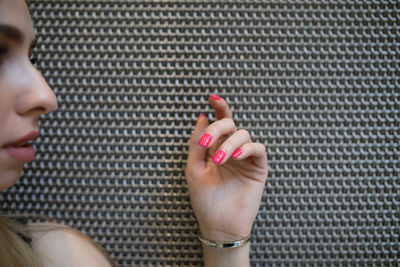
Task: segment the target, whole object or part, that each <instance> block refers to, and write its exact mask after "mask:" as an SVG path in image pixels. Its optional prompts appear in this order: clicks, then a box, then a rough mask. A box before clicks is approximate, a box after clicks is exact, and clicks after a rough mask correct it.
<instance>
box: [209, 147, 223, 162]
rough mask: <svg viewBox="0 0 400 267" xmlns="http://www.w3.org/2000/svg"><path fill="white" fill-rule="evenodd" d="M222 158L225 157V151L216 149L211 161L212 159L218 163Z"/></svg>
mask: <svg viewBox="0 0 400 267" xmlns="http://www.w3.org/2000/svg"><path fill="white" fill-rule="evenodd" d="M224 158H225V151H223V150H218V151H217V153H215V155H214V157H213V159H212V161H214V162H215V163H217V164H219V163H221V162H222V161H223V160H224Z"/></svg>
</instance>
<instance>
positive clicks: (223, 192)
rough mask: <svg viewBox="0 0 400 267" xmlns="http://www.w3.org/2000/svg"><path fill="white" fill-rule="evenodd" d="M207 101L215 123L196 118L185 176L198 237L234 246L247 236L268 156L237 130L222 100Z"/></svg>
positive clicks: (256, 209) (257, 203)
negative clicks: (232, 243)
mask: <svg viewBox="0 0 400 267" xmlns="http://www.w3.org/2000/svg"><path fill="white" fill-rule="evenodd" d="M209 101H210V104H211V106H212V107H213V108H214V109H215V114H216V119H217V120H216V121H215V122H213V123H212V124H210V125H209V123H208V120H207V118H206V117H205V116H204V115H202V114H201V115H200V116H199V119H198V121H197V123H196V127H195V129H194V132H193V134H192V136H191V138H190V141H189V158H188V162H187V166H186V170H185V174H186V179H187V183H188V186H189V194H190V200H191V203H192V207H193V210H194V213H195V215H196V217H197V220H198V222H199V226H200V231H201V235H202V236H203V237H204V238H207V239H211V240H219V241H234V240H239V239H242V238H244V237H246V236H247V235H249V233H250V232H251V228H252V225H253V221H254V219H255V217H256V216H257V213H258V208H259V206H260V201H261V197H262V193H263V190H264V185H265V182H266V179H267V154H266V150H265V146H264V145H263V144H261V143H252V142H251V137H250V135H249V133H248V131H246V130H237V129H236V126H235V123H234V122H233V120H232V113H231V111H230V109H229V107H228V104H227V103H226V102H225V100H223V99H221V98H219V97H218V96H216V95H212V96H210V98H209ZM210 138H211V139H210ZM199 142H200V144H199Z"/></svg>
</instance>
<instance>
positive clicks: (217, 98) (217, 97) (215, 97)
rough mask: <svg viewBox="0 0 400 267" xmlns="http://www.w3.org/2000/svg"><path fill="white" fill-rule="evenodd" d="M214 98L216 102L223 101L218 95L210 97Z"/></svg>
mask: <svg viewBox="0 0 400 267" xmlns="http://www.w3.org/2000/svg"><path fill="white" fill-rule="evenodd" d="M210 96H211V97H212V98H214V99H215V100H221V98H220V97H219V96H217V95H210Z"/></svg>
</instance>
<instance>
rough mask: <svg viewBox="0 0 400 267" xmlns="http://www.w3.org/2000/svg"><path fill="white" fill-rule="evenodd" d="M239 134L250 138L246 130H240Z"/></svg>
mask: <svg viewBox="0 0 400 267" xmlns="http://www.w3.org/2000/svg"><path fill="white" fill-rule="evenodd" d="M238 133H240V134H241V135H243V136H245V137H246V138H247V139H249V138H250V133H249V131H247V130H246V129H240V130H238Z"/></svg>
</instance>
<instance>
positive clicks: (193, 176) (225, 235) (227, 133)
mask: <svg viewBox="0 0 400 267" xmlns="http://www.w3.org/2000/svg"><path fill="white" fill-rule="evenodd" d="M34 46H35V36H34V31H33V26H32V22H31V19H30V15H29V11H28V9H27V6H26V4H25V2H24V1H23V0H0V125H1V127H0V190H4V189H6V188H8V187H10V186H12V185H13V184H15V183H16V182H17V180H18V178H19V176H20V175H21V172H22V168H23V165H24V163H27V162H31V161H32V160H34V157H35V151H34V149H33V147H32V145H30V144H29V143H30V142H32V141H33V140H34V139H35V138H37V137H38V136H39V133H40V130H39V126H38V120H39V117H40V116H41V115H44V114H48V113H50V112H52V111H53V110H54V109H55V108H56V106H57V100H56V96H55V95H54V93H53V92H52V90H51V89H50V87H49V86H48V84H47V83H46V81H45V80H44V79H43V77H42V76H41V74H40V73H39V72H38V71H37V70H36V69H35V67H34V66H33V65H32V62H31V61H30V58H31V57H32V54H33V49H34ZM209 102H210V104H211V106H212V107H213V108H214V109H215V114H216V119H217V120H216V121H215V122H214V123H211V124H209V122H208V120H207V118H206V117H205V116H204V115H203V114H200V116H199V118H198V120H197V123H196V126H195V129H194V132H193V134H192V136H191V138H190V140H189V156H188V162H187V167H186V170H185V174H186V178H187V183H188V187H189V194H190V199H191V204H192V207H193V210H194V213H195V215H196V218H197V220H198V223H199V226H200V233H201V237H200V238H199V239H200V241H201V242H202V247H203V254H204V263H205V265H206V266H248V265H249V248H250V243H249V242H247V241H248V240H249V234H250V232H251V227H252V224H253V221H254V218H255V217H256V215H257V212H258V207H259V205H260V201H261V196H262V192H263V187H264V184H265V181H266V178H267V157H266V151H265V147H264V145H263V144H260V143H253V142H251V138H250V135H249V133H248V132H247V131H246V130H237V129H236V126H235V124H234V122H233V120H232V113H231V111H230V109H229V107H228V105H227V103H226V102H225V101H224V100H223V99H222V98H220V97H218V96H217V95H212V96H210V98H209ZM28 235H29V236H28ZM234 241H238V242H234ZM0 245H1V246H0V265H1V266H3V265H4V266H19V265H20V266H31V265H32V266H34V265H37V266H41V265H43V266H109V265H110V264H111V263H110V261H109V260H107V258H106V256H104V254H103V253H101V249H100V248H99V247H98V246H97V245H95V244H94V243H93V242H92V241H90V239H89V238H87V237H85V236H84V235H83V234H80V233H79V232H78V231H76V230H73V229H70V228H68V227H65V226H60V225H55V224H45V225H43V224H33V225H29V226H28V233H25V232H24V229H23V227H21V226H18V224H16V223H14V222H11V221H10V220H7V219H6V218H5V217H1V220H0ZM220 247H224V248H220ZM226 247H228V248H226ZM229 247H230V248H229Z"/></svg>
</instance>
